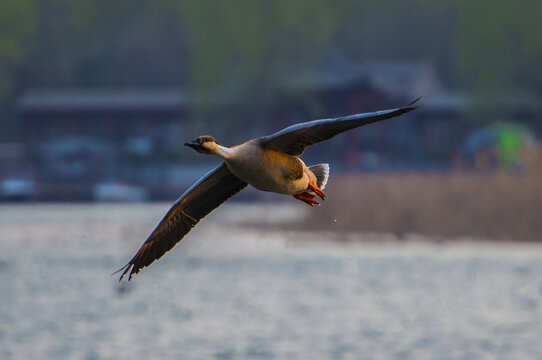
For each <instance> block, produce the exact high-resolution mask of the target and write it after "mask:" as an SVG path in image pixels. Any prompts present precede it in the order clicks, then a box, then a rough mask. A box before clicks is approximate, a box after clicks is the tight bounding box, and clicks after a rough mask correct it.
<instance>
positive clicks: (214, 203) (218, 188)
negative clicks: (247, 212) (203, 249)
mask: <svg viewBox="0 0 542 360" xmlns="http://www.w3.org/2000/svg"><path fill="white" fill-rule="evenodd" d="M245 186H247V183H246V182H244V181H242V180H240V179H239V178H237V177H236V176H235V175H234V174H232V173H231V172H230V170H229V169H228V167H227V166H226V164H225V163H222V164H221V165H220V166H218V167H217V168H215V169H214V170H212V171H211V172H209V173H208V174H207V175H205V176H204V177H203V178H201V179H200V180H199V181H198V182H197V183H195V184H194V185H192V187H190V189H188V190H187V191H186V192H185V193H184V194H182V195H181V197H179V198H178V199H177V201H175V203H174V204H173V206H172V207H171V209H169V211H168V212H167V214H166V216H164V218H163V219H162V220H161V221H160V223H159V224H158V226H157V227H156V228H155V229H154V231H153V232H152V233H151V234H150V235H149V237H148V238H147V240H146V241H145V242H144V243H143V245H142V246H141V248H140V249H139V250H138V252H137V253H136V254H135V255H134V257H133V258H132V260H130V262H129V263H128V264H126V265H125V266H124V267H123V268H121V269H120V270H119V271H118V272H120V271H122V270H124V271H123V273H122V275H121V277H120V279H119V281H120V280H122V278H123V277H124V275H126V274H127V273H128V272H130V275H129V276H128V281H129V280H130V279H131V278H132V275H134V274H137V273H138V272H139V270H141V269H142V268H144V267H145V266H149V265H150V264H152V262H153V261H154V260H157V259H159V258H160V257H162V255H164V254H165V253H166V252H168V251H169V250H171V248H173V247H174V246H175V245H176V244H177V243H178V242H179V241H181V240H182V239H183V237H184V236H185V235H186V234H188V232H189V231H190V230H192V228H193V227H194V226H196V224H197V223H198V222H199V221H200V220H201V219H203V218H204V217H205V216H206V215H207V214H209V213H210V212H211V211H213V210H214V209H216V208H217V207H219V206H220V205H221V204H222V203H223V202H224V201H226V200H228V199H229V198H230V197H232V196H233V195H235V194H237V193H238V192H239V191H241V190H242V189H243V188H244V187H245ZM130 269H131V270H130Z"/></svg>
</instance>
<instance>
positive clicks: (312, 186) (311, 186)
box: [309, 181, 326, 200]
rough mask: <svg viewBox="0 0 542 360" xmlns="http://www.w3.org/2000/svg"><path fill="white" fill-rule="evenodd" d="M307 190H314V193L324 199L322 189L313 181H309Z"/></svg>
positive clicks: (324, 195)
mask: <svg viewBox="0 0 542 360" xmlns="http://www.w3.org/2000/svg"><path fill="white" fill-rule="evenodd" d="M309 190H311V191H314V193H315V194H316V195H318V196H320V198H321V199H322V200H324V198H325V197H326V194H324V192H323V191H322V189H320V188H319V187H318V186H317V185H316V184H315V183H313V182H312V181H309Z"/></svg>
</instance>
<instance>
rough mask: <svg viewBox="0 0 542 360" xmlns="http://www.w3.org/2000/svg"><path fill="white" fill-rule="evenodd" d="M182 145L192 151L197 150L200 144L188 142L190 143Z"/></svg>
mask: <svg viewBox="0 0 542 360" xmlns="http://www.w3.org/2000/svg"><path fill="white" fill-rule="evenodd" d="M184 145H185V146H188V147H191V148H192V149H194V150H197V149H198V148H199V147H200V145H201V144H200V143H199V142H197V141H190V142H185V143H184Z"/></svg>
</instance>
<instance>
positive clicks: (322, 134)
mask: <svg viewBox="0 0 542 360" xmlns="http://www.w3.org/2000/svg"><path fill="white" fill-rule="evenodd" d="M419 99H420V98H418V99H416V100H414V101H413V102H412V103H410V104H409V105H408V106H405V107H400V108H396V109H390V110H382V111H375V112H370V113H363V114H356V115H349V116H343V117H340V118H333V119H322V120H314V121H308V122H304V123H300V124H296V125H292V126H289V127H287V128H285V129H283V130H281V131H279V132H276V133H274V134H272V135H269V136H264V137H261V138H260V139H259V140H260V143H261V144H262V146H263V147H264V148H266V149H270V150H275V151H281V152H283V153H286V154H289V155H295V156H299V155H301V154H302V153H303V151H305V148H307V147H308V146H310V145H314V144H317V143H319V142H322V141H325V140H328V139H331V138H332V137H334V136H335V135H338V134H340V133H342V132H344V131H347V130H350V129H354V128H357V127H360V126H363V125H367V124H370V123H373V122H377V121H381V120H385V119H389V118H392V117H396V116H399V115H402V114H404V113H407V112H409V111H412V110H414V109H416V108H417V106H414V103H416V102H417V101H418V100H419Z"/></svg>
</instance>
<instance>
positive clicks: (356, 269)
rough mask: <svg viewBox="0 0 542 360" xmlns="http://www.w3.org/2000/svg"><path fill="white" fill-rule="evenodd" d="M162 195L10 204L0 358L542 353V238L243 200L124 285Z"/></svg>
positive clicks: (1, 239)
mask: <svg viewBox="0 0 542 360" xmlns="http://www.w3.org/2000/svg"><path fill="white" fill-rule="evenodd" d="M298 205H299V206H298ZM167 208H168V204H149V205H146V204H131V205H40V206H8V205H4V206H0V248H1V250H0V302H1V304H0V359H89V360H90V359H542V302H541V300H542V246H541V245H536V244H495V243H487V242H485V243H484V242H468V241H458V242H456V243H451V242H447V243H444V244H437V243H434V242H430V241H420V240H418V239H417V238H416V237H415V236H412V237H411V238H410V240H408V241H406V242H405V241H403V242H399V241H394V240H390V238H391V237H387V236H376V235H370V234H365V235H363V234H347V235H338V234H334V233H331V232H330V233H325V234H317V233H311V232H309V231H306V232H299V231H290V230H284V229H282V228H284V226H282V224H283V223H284V222H286V221H295V220H296V218H298V217H300V216H302V215H303V214H304V212H305V211H310V208H309V207H306V206H304V204H297V203H296V204H294V205H293V206H291V207H284V206H257V205H250V206H240V205H235V204H234V205H230V206H224V207H222V208H220V209H219V210H218V211H216V212H215V213H213V214H212V215H211V216H210V217H209V218H208V219H206V220H204V221H203V222H202V223H200V225H199V226H198V227H197V228H196V229H195V230H194V231H193V232H192V233H191V234H189V235H188V237H187V238H186V239H185V240H184V241H183V242H182V243H181V244H180V245H177V247H176V248H175V249H174V251H172V252H170V253H168V254H167V255H166V256H165V257H164V258H162V259H161V260H160V261H158V262H156V263H154V264H153V265H152V266H151V267H149V268H146V269H144V270H143V271H142V272H141V273H140V274H138V275H137V276H135V277H134V278H133V280H132V282H131V283H129V284H128V283H121V284H119V283H118V282H117V276H114V277H112V276H110V274H111V273H112V272H113V271H115V270H116V269H118V268H120V267H121V266H122V265H124V264H125V263H126V262H127V261H128V260H129V258H130V257H131V255H133V253H134V252H135V251H136V250H137V248H138V247H139V245H140V244H141V243H142V241H143V240H144V238H145V237H146V235H147V233H148V232H149V231H150V230H152V228H153V227H154V225H155V224H156V222H157V221H158V220H159V219H160V217H161V216H162V215H163V213H164V212H165V211H166V210H167ZM255 222H259V223H260V225H254V223H255ZM251 224H252V225H251ZM262 224H263V225H262ZM337 226H340V219H339V225H337ZM360 240H366V241H360Z"/></svg>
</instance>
